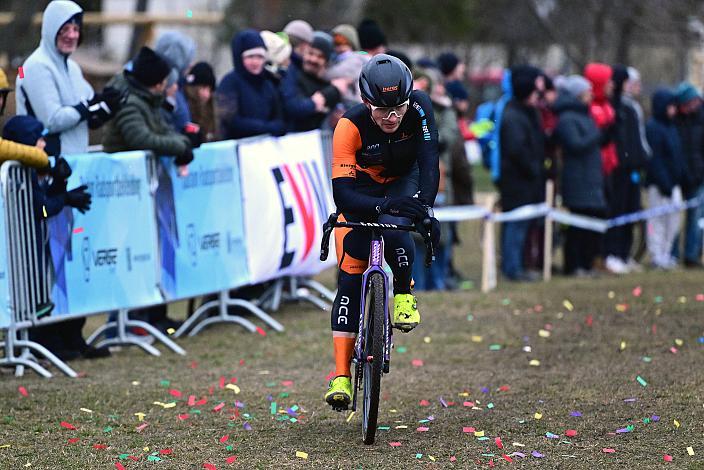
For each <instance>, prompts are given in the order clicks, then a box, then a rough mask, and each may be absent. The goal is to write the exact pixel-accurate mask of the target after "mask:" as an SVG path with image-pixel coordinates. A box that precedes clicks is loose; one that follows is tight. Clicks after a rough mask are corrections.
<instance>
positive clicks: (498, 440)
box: [494, 437, 504, 449]
mask: <svg viewBox="0 0 704 470" xmlns="http://www.w3.org/2000/svg"><path fill="white" fill-rule="evenodd" d="M494 442H496V447H498V448H499V449H503V448H504V444H503V442H501V438H500V437H497V438H496V439H494Z"/></svg>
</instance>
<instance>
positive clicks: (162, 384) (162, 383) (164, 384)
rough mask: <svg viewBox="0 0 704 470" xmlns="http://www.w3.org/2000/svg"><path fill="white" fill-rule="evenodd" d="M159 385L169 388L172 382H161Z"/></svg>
mask: <svg viewBox="0 0 704 470" xmlns="http://www.w3.org/2000/svg"><path fill="white" fill-rule="evenodd" d="M159 385H161V386H162V387H168V386H169V385H171V381H170V380H162V381H161V382H159Z"/></svg>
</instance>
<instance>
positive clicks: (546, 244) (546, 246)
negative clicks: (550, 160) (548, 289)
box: [543, 180, 555, 281]
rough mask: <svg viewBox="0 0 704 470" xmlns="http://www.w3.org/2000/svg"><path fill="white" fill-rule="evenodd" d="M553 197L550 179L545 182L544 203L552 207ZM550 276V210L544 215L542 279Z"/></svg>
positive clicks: (544, 279)
mask: <svg viewBox="0 0 704 470" xmlns="http://www.w3.org/2000/svg"><path fill="white" fill-rule="evenodd" d="M554 199H555V183H554V182H553V181H552V180H547V181H546V182H545V203H546V204H547V205H548V209H552V206H553V200H554ZM551 278H552V217H551V216H550V212H548V213H547V214H546V215H545V238H544V240H543V281H549V280H550V279H551Z"/></svg>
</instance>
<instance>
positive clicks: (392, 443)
mask: <svg viewBox="0 0 704 470" xmlns="http://www.w3.org/2000/svg"><path fill="white" fill-rule="evenodd" d="M389 445H390V446H391V447H401V443H400V442H389Z"/></svg>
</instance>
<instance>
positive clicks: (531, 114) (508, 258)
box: [498, 65, 545, 281]
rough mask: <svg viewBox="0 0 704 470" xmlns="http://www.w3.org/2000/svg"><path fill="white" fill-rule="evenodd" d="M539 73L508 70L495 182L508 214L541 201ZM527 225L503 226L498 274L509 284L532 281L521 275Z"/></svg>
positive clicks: (526, 68) (529, 69)
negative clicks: (498, 172) (508, 97)
mask: <svg viewBox="0 0 704 470" xmlns="http://www.w3.org/2000/svg"><path fill="white" fill-rule="evenodd" d="M539 78H540V70H539V69H537V68H535V67H532V66H527V65H524V66H517V67H514V68H512V69H511V86H512V88H513V98H512V99H511V101H509V102H508V104H507V105H506V107H505V108H504V110H503V115H502V118H501V123H500V129H499V133H500V140H501V177H500V179H499V182H498V186H499V193H500V196H501V208H502V210H504V211H510V210H513V209H516V208H517V207H520V206H524V205H526V204H535V203H539V202H543V201H544V200H545V195H544V193H545V188H544V186H545V175H544V160H545V141H544V137H543V131H542V128H541V124H540V116H539V114H538V110H537V106H538V99H539V94H538V87H539V84H540V82H541V81H540V80H539ZM530 224H531V222H530V221H529V220H527V221H514V222H506V223H504V224H503V227H502V232H501V270H502V272H503V274H504V276H506V277H507V278H508V279H510V280H512V281H530V280H534V278H533V277H532V276H531V274H530V273H528V272H526V271H525V268H524V264H523V259H524V250H525V241H526V235H527V233H528V229H529V228H530Z"/></svg>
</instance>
